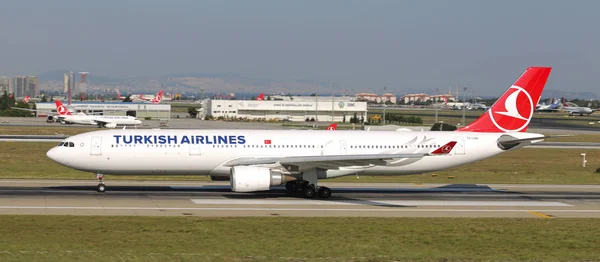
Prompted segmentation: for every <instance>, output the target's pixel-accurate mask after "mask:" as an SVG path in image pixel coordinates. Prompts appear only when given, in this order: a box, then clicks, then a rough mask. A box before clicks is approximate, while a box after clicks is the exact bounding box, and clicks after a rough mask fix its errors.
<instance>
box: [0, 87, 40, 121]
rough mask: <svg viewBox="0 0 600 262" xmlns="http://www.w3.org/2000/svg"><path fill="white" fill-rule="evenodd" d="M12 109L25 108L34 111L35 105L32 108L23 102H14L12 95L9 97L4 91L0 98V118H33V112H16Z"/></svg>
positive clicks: (16, 110)
mask: <svg viewBox="0 0 600 262" xmlns="http://www.w3.org/2000/svg"><path fill="white" fill-rule="evenodd" d="M13 108H25V109H35V104H33V103H32V106H30V105H29V104H27V103H25V102H23V101H16V99H15V97H14V96H13V95H9V94H8V93H7V92H6V91H4V93H3V94H2V96H0V116H20V117H33V116H35V114H34V112H32V111H27V110H18V109H13Z"/></svg>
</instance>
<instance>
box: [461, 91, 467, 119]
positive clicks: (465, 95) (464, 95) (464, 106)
mask: <svg viewBox="0 0 600 262" xmlns="http://www.w3.org/2000/svg"><path fill="white" fill-rule="evenodd" d="M462 108H463V115H462V126H463V127H464V126H465V113H466V111H467V87H466V86H465V87H463V105H462Z"/></svg>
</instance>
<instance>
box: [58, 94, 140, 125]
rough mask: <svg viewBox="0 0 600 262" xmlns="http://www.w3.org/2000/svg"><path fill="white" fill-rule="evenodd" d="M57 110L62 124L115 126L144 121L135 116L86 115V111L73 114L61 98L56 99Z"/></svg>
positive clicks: (137, 123)
mask: <svg viewBox="0 0 600 262" xmlns="http://www.w3.org/2000/svg"><path fill="white" fill-rule="evenodd" d="M56 112H57V113H58V121H60V123H61V124H80V125H95V126H98V127H107V128H115V127H117V125H120V126H126V125H139V124H141V123H142V121H140V120H138V119H137V118H135V117H133V116H104V115H86V114H84V113H79V114H76V115H73V114H71V112H69V110H68V109H67V107H65V105H63V104H62V103H61V102H60V101H59V100H56Z"/></svg>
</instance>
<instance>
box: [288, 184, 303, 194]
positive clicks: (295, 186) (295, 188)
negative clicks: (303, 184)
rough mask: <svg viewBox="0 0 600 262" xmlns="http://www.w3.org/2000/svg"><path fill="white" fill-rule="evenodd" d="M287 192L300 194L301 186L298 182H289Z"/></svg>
mask: <svg viewBox="0 0 600 262" xmlns="http://www.w3.org/2000/svg"><path fill="white" fill-rule="evenodd" d="M285 190H287V192H288V193H290V194H294V193H298V191H300V185H299V184H298V182H296V181H289V182H287V183H285Z"/></svg>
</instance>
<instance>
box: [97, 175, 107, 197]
mask: <svg viewBox="0 0 600 262" xmlns="http://www.w3.org/2000/svg"><path fill="white" fill-rule="evenodd" d="M96 179H97V180H98V186H96V191H98V192H100V193H104V192H105V191H106V186H105V185H104V183H103V182H102V180H103V179H104V175H103V174H96Z"/></svg>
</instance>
